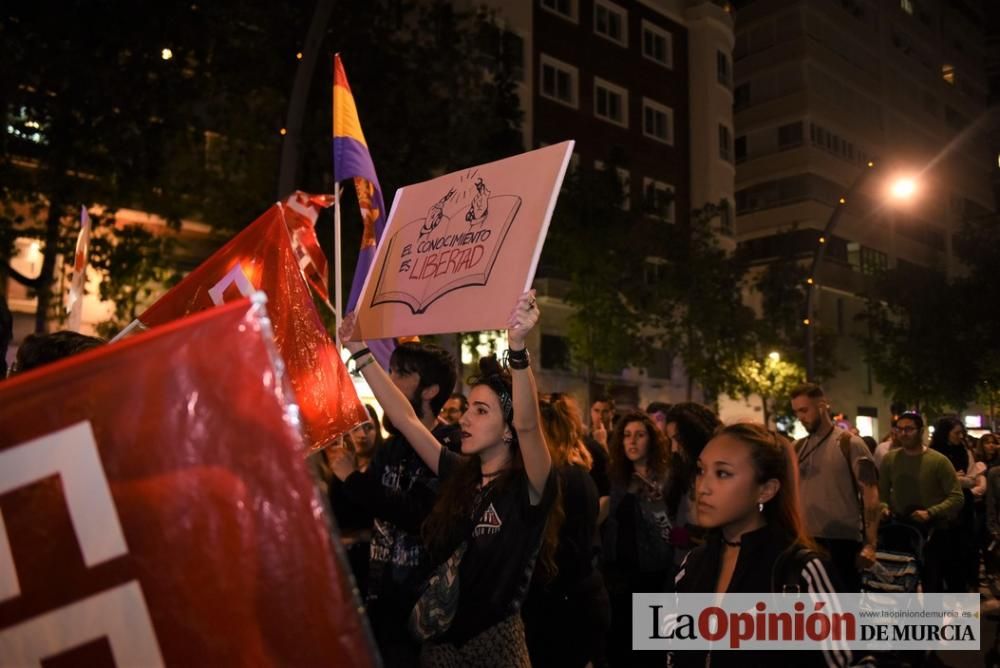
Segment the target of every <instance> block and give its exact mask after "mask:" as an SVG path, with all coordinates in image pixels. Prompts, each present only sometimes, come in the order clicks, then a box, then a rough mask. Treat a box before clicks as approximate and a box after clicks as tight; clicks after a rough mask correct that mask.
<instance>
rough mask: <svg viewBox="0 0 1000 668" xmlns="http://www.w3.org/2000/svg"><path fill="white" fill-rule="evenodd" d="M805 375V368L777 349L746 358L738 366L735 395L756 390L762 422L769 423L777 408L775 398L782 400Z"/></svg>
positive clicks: (744, 394)
mask: <svg viewBox="0 0 1000 668" xmlns="http://www.w3.org/2000/svg"><path fill="white" fill-rule="evenodd" d="M805 379H806V372H805V369H804V368H803V367H802V366H800V365H798V364H796V363H795V362H792V361H789V360H785V359H782V358H781V356H780V354H778V353H774V352H772V353H769V354H768V355H766V356H764V357H763V359H761V356H760V355H754V356H751V357H747V358H745V359H744V360H743V361H742V363H741V364H740V365H739V367H738V380H737V385H738V388H739V390H738V396H744V397H749V396H750V395H751V394H756V395H757V396H759V397H760V399H761V408H762V410H763V417H764V424H765V425H766V426H770V420H771V416H772V415H775V413H776V412H777V407H776V405H775V400H776V399H778V398H781V399H782V400H784V399H785V398H787V397H788V396H789V394H791V392H792V390H793V389H794V388H795V387H796V386H797V385H799V384H800V383H803V382H804V381H805Z"/></svg>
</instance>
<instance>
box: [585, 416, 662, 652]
mask: <svg viewBox="0 0 1000 668" xmlns="http://www.w3.org/2000/svg"><path fill="white" fill-rule="evenodd" d="M609 446H610V451H611V452H610V454H611V501H610V507H609V511H608V519H607V520H605V522H604V527H603V530H602V532H601V537H602V541H601V550H602V561H603V568H604V582H605V585H606V586H607V588H608V594H609V596H610V598H611V635H610V638H609V641H608V658H609V660H610V663H611V665H613V666H617V665H622V666H624V665H630V666H632V665H634V666H639V665H659V666H662V665H663V660H664V657H663V655H662V654H661V653H659V652H636V653H634V655H633V653H632V651H631V647H632V594H634V593H638V592H663V591H669V590H670V589H669V587H670V585H671V575H672V574H673V552H672V548H671V545H670V521H669V519H668V516H667V479H668V474H669V468H670V467H669V456H670V449H669V446H668V445H667V442H666V438H665V437H664V436H663V434H662V432H660V430H659V429H657V428H656V423H655V422H653V420H652V418H650V417H649V415H647V414H646V413H642V412H639V411H633V412H630V413H627V414H626V415H625V416H623V417H622V418H621V419H620V420H619V421H618V423H617V424H616V425H615V430H614V432H613V433H612V435H611V442H610V444H609Z"/></svg>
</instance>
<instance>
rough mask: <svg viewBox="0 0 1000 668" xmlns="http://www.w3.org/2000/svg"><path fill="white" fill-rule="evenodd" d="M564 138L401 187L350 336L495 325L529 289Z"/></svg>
mask: <svg viewBox="0 0 1000 668" xmlns="http://www.w3.org/2000/svg"><path fill="white" fill-rule="evenodd" d="M572 152H573V142H571V141H568V142H563V143H561V144H556V145H554V146H547V147H545V148H542V149H539V150H537V151H531V152H528V153H523V154H521V155H517V156H514V157H511V158H507V159H505V160H499V161H497V162H491V163H488V164H485V165H480V166H478V167H472V168H469V169H465V170H462V171H460V172H455V173H453V174H447V175H445V176H441V177H438V178H436V179H432V180H430V181H425V182H423V183H418V184H415V185H411V186H406V187H405V188H400V189H399V191H397V193H396V198H395V200H394V201H393V204H392V210H391V211H390V212H389V222H388V224H387V226H386V230H385V234H384V235H383V237H382V241H381V242H380V243H379V246H378V251H377V254H376V257H375V262H374V263H373V264H372V270H371V271H370V272H369V274H368V278H367V279H366V281H365V286H364V289H363V291H362V294H361V298H360V299H359V300H358V308H357V313H358V319H357V325H356V327H355V329H354V336H355V338H356V339H358V340H360V339H379V338H388V337H400V336H414V335H421V334H438V333H445V332H458V331H478V330H484V329H500V328H503V327H506V326H507V319H508V317H509V316H510V310H511V308H512V307H513V306H514V302H515V301H516V300H517V297H518V295H520V294H521V293H522V292H524V291H525V290H528V289H529V288H530V287H531V282H532V280H534V276H535V268H536V267H537V265H538V258H539V256H540V255H541V252H542V244H543V243H544V241H545V235H546V232H547V231H548V225H549V220H550V219H551V217H552V211H553V210H554V208H555V203H556V197H557V196H558V194H559V188H560V187H561V185H562V180H563V176H564V175H565V173H566V167H567V165H568V164H569V159H570V156H571V155H572Z"/></svg>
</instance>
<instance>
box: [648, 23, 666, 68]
mask: <svg viewBox="0 0 1000 668" xmlns="http://www.w3.org/2000/svg"><path fill="white" fill-rule="evenodd" d="M642 55H643V56H644V57H646V58H648V59H649V60H652V61H653V62H656V63H659V64H660V65H663V66H664V67H670V68H672V67H673V66H674V38H673V35H671V34H670V33H669V32H667V31H666V30H664V29H663V28H660V27H659V26H655V25H653V24H652V23H650V22H648V21H646V20H645V19H644V20H643V22H642Z"/></svg>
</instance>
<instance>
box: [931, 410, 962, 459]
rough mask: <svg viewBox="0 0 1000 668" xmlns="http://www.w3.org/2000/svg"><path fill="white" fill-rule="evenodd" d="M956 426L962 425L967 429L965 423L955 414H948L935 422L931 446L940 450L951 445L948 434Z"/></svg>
mask: <svg viewBox="0 0 1000 668" xmlns="http://www.w3.org/2000/svg"><path fill="white" fill-rule="evenodd" d="M955 427H961V428H962V431H965V424H963V423H962V421H961V420H959V419H958V418H957V417H955V416H954V415H947V416H945V417H943V418H940V419H939V420H938V421H937V422H935V423H934V433H933V434H932V435H931V447H932V448H933V449H935V450H937V451H938V452H941V451H942V450H944V449H945V448H948V447H950V444H949V443H948V435H949V434H950V433H951V430H952V429H954V428H955Z"/></svg>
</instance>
